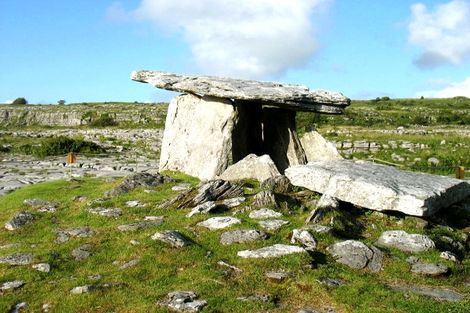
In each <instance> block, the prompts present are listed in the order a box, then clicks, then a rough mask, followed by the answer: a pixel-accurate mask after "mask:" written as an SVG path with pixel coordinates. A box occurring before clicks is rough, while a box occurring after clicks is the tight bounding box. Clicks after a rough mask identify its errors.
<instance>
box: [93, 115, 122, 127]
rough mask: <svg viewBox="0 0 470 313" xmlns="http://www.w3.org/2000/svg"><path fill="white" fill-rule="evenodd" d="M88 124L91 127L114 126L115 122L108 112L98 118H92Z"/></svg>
mask: <svg viewBox="0 0 470 313" xmlns="http://www.w3.org/2000/svg"><path fill="white" fill-rule="evenodd" d="M89 125H90V126H91V127H107V126H116V125H117V123H116V121H115V120H114V118H112V117H111V116H109V114H108V113H104V114H101V116H100V117H99V118H97V119H94V120H92V121H91V122H90V124H89Z"/></svg>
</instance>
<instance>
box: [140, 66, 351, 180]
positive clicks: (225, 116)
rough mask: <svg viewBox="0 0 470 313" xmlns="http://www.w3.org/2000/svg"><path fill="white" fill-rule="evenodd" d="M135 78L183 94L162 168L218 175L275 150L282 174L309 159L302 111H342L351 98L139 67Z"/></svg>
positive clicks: (176, 101) (166, 138)
mask: <svg viewBox="0 0 470 313" xmlns="http://www.w3.org/2000/svg"><path fill="white" fill-rule="evenodd" d="M131 78H132V79H133V80H135V81H138V82H144V83H149V84H151V85H153V86H155V87H157V88H161V89H166V90H171V91H177V92H181V93H183V94H181V95H179V96H176V97H175V98H173V99H172V100H171V102H170V104H169V107H168V114H167V117H166V122H165V130H164V134H163V141H162V148H161V155H160V165H159V170H160V171H162V170H172V171H181V172H183V173H186V174H188V175H191V176H195V177H198V178H200V179H202V180H209V179H213V178H215V177H217V176H219V175H221V174H222V173H223V172H224V171H225V169H226V168H227V167H228V166H229V165H231V164H234V163H236V162H238V161H240V160H242V159H243V158H245V157H246V156H248V155H249V154H256V155H258V156H261V155H265V154H267V155H269V156H270V157H271V159H272V161H273V162H274V164H275V165H276V167H277V169H278V170H279V172H280V173H284V170H285V169H287V168H288V167H289V166H292V165H302V164H306V163H307V161H308V160H307V156H306V153H305V151H304V148H303V147H302V144H301V142H300V140H299V137H298V135H297V132H296V123H295V116H296V112H297V111H310V112H317V113H324V114H342V113H343V112H344V109H345V107H347V106H348V105H349V104H350V100H349V99H348V98H346V97H345V96H343V95H342V94H341V93H338V92H330V91H323V90H318V91H310V90H309V89H308V88H307V87H305V86H298V85H286V84H280V83H271V82H260V81H252V80H239V79H230V78H221V77H210V76H183V75H178V74H173V73H167V72H160V71H137V72H133V73H132V76H131Z"/></svg>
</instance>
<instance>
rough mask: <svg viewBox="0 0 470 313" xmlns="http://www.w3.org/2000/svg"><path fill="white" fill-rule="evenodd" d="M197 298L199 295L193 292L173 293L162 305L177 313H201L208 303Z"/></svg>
mask: <svg viewBox="0 0 470 313" xmlns="http://www.w3.org/2000/svg"><path fill="white" fill-rule="evenodd" d="M197 298H198V296H197V294H196V293H194V292H193V291H173V292H170V293H169V294H168V295H167V297H166V300H165V301H164V302H163V303H161V304H162V305H166V306H168V308H169V309H170V310H173V311H177V312H200V311H201V310H202V309H203V308H204V307H205V306H206V305H207V301H205V300H197Z"/></svg>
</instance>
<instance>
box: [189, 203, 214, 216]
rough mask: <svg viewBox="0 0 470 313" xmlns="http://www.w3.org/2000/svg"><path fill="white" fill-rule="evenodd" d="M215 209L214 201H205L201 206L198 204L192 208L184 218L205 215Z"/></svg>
mask: <svg viewBox="0 0 470 313" xmlns="http://www.w3.org/2000/svg"><path fill="white" fill-rule="evenodd" d="M217 207H218V205H217V204H216V203H215V201H207V202H204V203H203V204H200V205H198V206H195V207H194V208H192V209H191V212H189V213H188V214H186V217H192V216H194V215H196V214H200V213H204V214H207V213H210V212H213V211H215V210H216V208H217Z"/></svg>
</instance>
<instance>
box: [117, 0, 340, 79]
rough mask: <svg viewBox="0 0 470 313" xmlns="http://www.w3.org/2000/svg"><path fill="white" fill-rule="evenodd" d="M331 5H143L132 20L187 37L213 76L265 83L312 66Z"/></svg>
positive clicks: (171, 1) (202, 0) (261, 1)
mask: <svg viewBox="0 0 470 313" xmlns="http://www.w3.org/2000/svg"><path fill="white" fill-rule="evenodd" d="M331 1H333V0H225V1H220V0H197V1H195V0H178V1H175V0H142V1H141V3H140V5H139V7H138V8H137V9H135V10H134V11H132V12H129V13H128V14H129V15H130V16H132V17H133V19H135V20H138V21H150V22H152V23H154V24H155V25H156V26H157V27H158V29H159V30H160V31H169V30H170V31H173V32H176V33H177V34H181V35H183V38H184V40H185V41H186V42H187V43H188V44H189V46H190V48H191V51H192V55H193V57H194V61H195V62H196V64H197V65H198V66H200V67H201V68H202V69H203V70H204V72H206V73H208V74H216V75H231V76H235V77H245V78H260V77H266V76H279V75H282V74H283V73H284V72H285V71H286V70H288V69H290V68H296V67H301V66H303V65H305V64H306V63H307V62H308V61H309V60H310V58H311V57H312V56H313V54H314V52H315V51H316V50H317V43H316V40H315V37H316V33H315V27H314V25H313V23H312V15H313V14H316V13H321V14H323V13H325V12H326V11H327V9H328V6H329V4H330V2H331ZM116 8H118V7H116ZM117 12H118V13H119V12H121V11H120V10H119V9H118V10H117ZM117 15H121V13H119V14H117Z"/></svg>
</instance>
